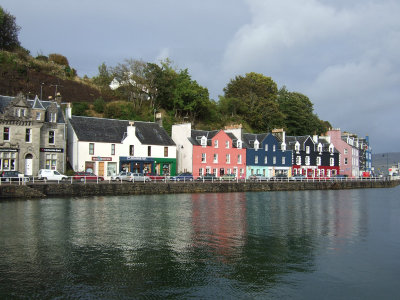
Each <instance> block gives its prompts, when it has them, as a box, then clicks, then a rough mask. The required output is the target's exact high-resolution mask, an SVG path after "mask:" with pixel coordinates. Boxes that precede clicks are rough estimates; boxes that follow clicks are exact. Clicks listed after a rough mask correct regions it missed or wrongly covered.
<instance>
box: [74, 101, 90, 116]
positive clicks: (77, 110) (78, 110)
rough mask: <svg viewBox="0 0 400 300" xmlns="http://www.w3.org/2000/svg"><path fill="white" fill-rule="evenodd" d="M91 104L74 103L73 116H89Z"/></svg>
mask: <svg viewBox="0 0 400 300" xmlns="http://www.w3.org/2000/svg"><path fill="white" fill-rule="evenodd" d="M88 109H89V104H88V103H86V102H74V103H73V105H72V114H73V115H74V116H87V110H88Z"/></svg>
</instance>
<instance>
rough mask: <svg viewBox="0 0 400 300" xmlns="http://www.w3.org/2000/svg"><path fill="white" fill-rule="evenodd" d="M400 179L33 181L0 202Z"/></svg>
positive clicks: (0, 194) (3, 191)
mask: <svg viewBox="0 0 400 300" xmlns="http://www.w3.org/2000/svg"><path fill="white" fill-rule="evenodd" d="M399 184H400V180H399V179H396V180H393V179H392V180H386V179H385V180H343V181H329V180H327V181H312V180H307V181H295V182H292V181H279V182H273V181H266V182H251V181H247V182H185V183H184V182H169V181H166V182H149V183H147V182H146V183H143V182H135V183H130V182H112V181H105V182H101V183H96V182H88V183H69V182H40V183H38V182H35V183H31V182H28V183H24V184H18V183H13V184H5V183H2V184H1V185H0V199H34V198H46V197H87V196H110V195H115V196H117V195H151V194H180V193H234V192H266V191H304V190H341V189H365V188H392V187H395V186H397V185H399Z"/></svg>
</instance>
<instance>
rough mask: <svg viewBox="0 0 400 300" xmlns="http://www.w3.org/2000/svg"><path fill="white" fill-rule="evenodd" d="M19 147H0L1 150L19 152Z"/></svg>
mask: <svg viewBox="0 0 400 300" xmlns="http://www.w3.org/2000/svg"><path fill="white" fill-rule="evenodd" d="M18 151H19V150H18V149H13V148H0V152H18Z"/></svg>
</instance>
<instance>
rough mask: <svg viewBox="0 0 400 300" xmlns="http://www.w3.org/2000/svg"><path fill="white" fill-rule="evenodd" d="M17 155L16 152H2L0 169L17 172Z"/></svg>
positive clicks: (0, 153)
mask: <svg viewBox="0 0 400 300" xmlns="http://www.w3.org/2000/svg"><path fill="white" fill-rule="evenodd" d="M16 157H17V154H16V153H15V152H11V153H10V152H0V168H1V169H2V170H4V171H13V170H15V159H16Z"/></svg>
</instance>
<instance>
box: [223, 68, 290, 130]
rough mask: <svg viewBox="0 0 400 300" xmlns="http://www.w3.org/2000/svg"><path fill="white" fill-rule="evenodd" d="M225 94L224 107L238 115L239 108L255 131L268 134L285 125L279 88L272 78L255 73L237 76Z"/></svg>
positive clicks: (225, 89)
mask: <svg viewBox="0 0 400 300" xmlns="http://www.w3.org/2000/svg"><path fill="white" fill-rule="evenodd" d="M224 93H225V100H224V101H225V104H224V105H225V106H227V107H231V108H232V109H234V110H235V111H236V113H238V109H237V108H239V111H240V115H241V116H242V118H243V119H244V120H245V121H246V122H247V123H248V124H249V125H250V126H251V127H252V128H253V129H254V130H256V131H260V132H261V131H264V132H268V131H270V130H271V129H273V128H277V127H282V126H283V125H284V124H283V119H284V115H283V114H282V112H281V111H280V110H279V105H278V102H277V94H278V87H277V85H276V83H275V82H274V81H273V80H272V79H271V78H270V77H266V76H264V75H262V74H258V73H253V72H252V73H247V74H246V75H245V76H236V77H235V79H233V80H231V81H230V82H229V83H228V85H227V86H226V87H225V88H224ZM239 101H240V102H241V104H240V105H239V103H238V102H239Z"/></svg>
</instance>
